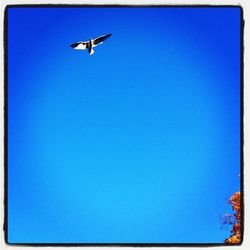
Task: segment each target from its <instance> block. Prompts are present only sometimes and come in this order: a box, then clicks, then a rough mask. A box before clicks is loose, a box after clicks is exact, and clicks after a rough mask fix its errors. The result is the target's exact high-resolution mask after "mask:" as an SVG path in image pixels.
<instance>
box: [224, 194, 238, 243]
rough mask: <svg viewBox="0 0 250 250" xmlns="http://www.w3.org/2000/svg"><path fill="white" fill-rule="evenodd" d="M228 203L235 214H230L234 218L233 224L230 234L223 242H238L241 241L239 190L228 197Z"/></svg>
mask: <svg viewBox="0 0 250 250" xmlns="http://www.w3.org/2000/svg"><path fill="white" fill-rule="evenodd" d="M228 203H229V204H231V205H232V209H233V210H234V211H235V214H233V215H232V216H234V219H235V220H234V224H233V229H232V230H231V235H230V237H229V238H227V239H226V240H225V241H224V242H225V243H229V244H239V243H240V242H241V231H240V225H241V213H240V192H236V193H234V194H233V195H232V196H231V197H230V199H229V201H228Z"/></svg>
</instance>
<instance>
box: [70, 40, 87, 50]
mask: <svg viewBox="0 0 250 250" xmlns="http://www.w3.org/2000/svg"><path fill="white" fill-rule="evenodd" d="M70 47H72V48H73V49H80V50H84V49H86V48H87V47H88V43H87V42H78V43H73V44H71V45H70Z"/></svg>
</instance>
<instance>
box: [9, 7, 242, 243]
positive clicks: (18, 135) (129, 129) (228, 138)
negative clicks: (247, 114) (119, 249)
mask: <svg viewBox="0 0 250 250" xmlns="http://www.w3.org/2000/svg"><path fill="white" fill-rule="evenodd" d="M106 33H112V34H113V35H112V37H111V38H109V39H108V40H107V42H105V43H104V44H103V45H101V46H99V47H96V49H95V54H94V55H93V56H89V55H88V53H87V51H75V50H73V49H72V48H70V47H69V45H70V44H71V43H74V42H77V41H80V40H83V41H84V40H88V39H89V38H90V37H96V36H99V35H103V34H106ZM8 142H9V144H8V241H9V242H10V243H53V242H54V243H223V241H224V239H225V238H226V237H228V236H229V233H230V228H228V229H221V220H220V217H221V215H222V214H224V213H226V212H231V208H230V206H229V205H228V204H227V199H228V198H229V197H230V196H231V195H232V194H233V193H234V192H236V191H238V190H239V188H240V180H239V174H240V9H239V8H10V9H9V10H8Z"/></svg>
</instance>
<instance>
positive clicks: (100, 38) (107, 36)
mask: <svg viewBox="0 0 250 250" xmlns="http://www.w3.org/2000/svg"><path fill="white" fill-rule="evenodd" d="M111 35H112V34H107V35H104V36H99V37H97V38H96V39H94V42H93V43H94V46H97V45H99V44H102V43H103V42H104V41H105V40H106V39H108V38H109V37H111Z"/></svg>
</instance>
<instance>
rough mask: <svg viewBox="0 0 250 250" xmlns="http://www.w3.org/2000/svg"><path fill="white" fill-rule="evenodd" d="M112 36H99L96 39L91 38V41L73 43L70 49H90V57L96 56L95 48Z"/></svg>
mask: <svg viewBox="0 0 250 250" xmlns="http://www.w3.org/2000/svg"><path fill="white" fill-rule="evenodd" d="M111 35H112V34H107V35H104V36H99V37H97V38H96V39H92V38H90V39H89V41H86V42H83V41H80V42H77V43H73V44H71V45H70V47H72V48H73V49H75V50H85V49H88V52H89V54H90V55H93V54H94V52H95V51H94V49H93V48H94V47H96V46H98V45H100V44H102V43H103V42H104V41H105V40H106V39H107V38H109V37H110V36H111Z"/></svg>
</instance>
